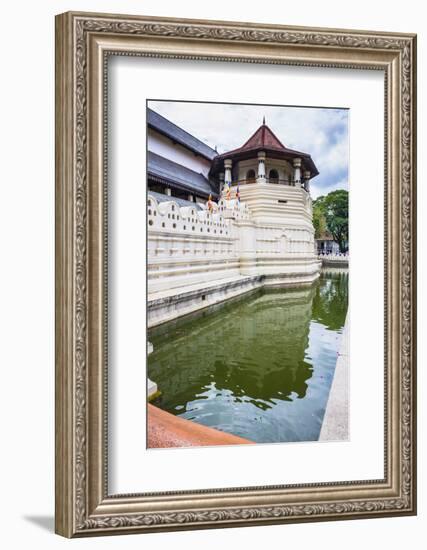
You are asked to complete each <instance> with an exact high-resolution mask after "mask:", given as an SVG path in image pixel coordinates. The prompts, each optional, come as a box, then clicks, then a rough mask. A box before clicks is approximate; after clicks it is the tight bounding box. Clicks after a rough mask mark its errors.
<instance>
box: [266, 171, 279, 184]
mask: <svg viewBox="0 0 427 550" xmlns="http://www.w3.org/2000/svg"><path fill="white" fill-rule="evenodd" d="M268 181H269V183H279V174H278V172H277V170H270V173H269V174H268Z"/></svg>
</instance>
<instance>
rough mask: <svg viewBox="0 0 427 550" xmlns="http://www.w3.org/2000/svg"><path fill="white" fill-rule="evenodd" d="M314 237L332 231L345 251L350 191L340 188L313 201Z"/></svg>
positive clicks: (336, 240)
mask: <svg viewBox="0 0 427 550" xmlns="http://www.w3.org/2000/svg"><path fill="white" fill-rule="evenodd" d="M313 226H314V237H315V238H316V239H320V238H322V236H323V235H325V233H327V232H328V233H330V235H331V236H332V238H333V239H334V241H335V242H336V243H338V246H339V247H340V252H345V250H346V247H347V242H348V191H345V190H344V189H339V190H337V191H332V192H331V193H328V194H327V195H326V196H322V197H318V198H317V199H316V200H315V201H313Z"/></svg>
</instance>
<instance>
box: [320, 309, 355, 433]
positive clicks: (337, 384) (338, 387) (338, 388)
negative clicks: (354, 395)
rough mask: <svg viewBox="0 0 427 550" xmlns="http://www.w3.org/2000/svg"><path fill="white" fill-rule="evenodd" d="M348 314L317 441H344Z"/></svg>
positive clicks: (346, 415) (347, 411)
mask: <svg viewBox="0 0 427 550" xmlns="http://www.w3.org/2000/svg"><path fill="white" fill-rule="evenodd" d="M348 352H349V314H348V312H347V317H346V320H345V325H344V329H343V335H342V340H341V346H340V351H339V353H338V359H337V364H336V366H335V373H334V379H333V381H332V385H331V389H330V392H329V399H328V403H327V405H326V410H325V416H324V417H323V423H322V428H321V430H320V436H319V441H346V440H348V437H349V430H348V415H349V410H348V404H349V358H348Z"/></svg>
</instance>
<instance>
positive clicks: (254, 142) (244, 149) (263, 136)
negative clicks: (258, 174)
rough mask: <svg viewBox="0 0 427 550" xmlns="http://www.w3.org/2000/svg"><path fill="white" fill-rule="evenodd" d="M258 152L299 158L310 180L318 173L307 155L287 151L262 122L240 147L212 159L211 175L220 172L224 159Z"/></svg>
mask: <svg viewBox="0 0 427 550" xmlns="http://www.w3.org/2000/svg"><path fill="white" fill-rule="evenodd" d="M259 151H265V152H266V153H267V155H268V156H270V157H272V158H279V159H281V158H284V159H286V160H292V159H293V158H298V157H300V158H301V159H302V160H303V165H304V166H303V167H304V169H306V170H310V172H311V177H312V178H313V177H315V176H317V174H318V173H319V171H318V170H317V168H316V165H315V164H314V162H313V160H312V158H311V156H310V155H309V154H308V153H303V152H302V151H296V150H295V149H288V148H287V147H286V146H285V145H283V143H282V142H281V141H280V139H279V138H278V137H277V136H276V135H275V134H274V132H273V131H272V130H271V129H270V128H269V127H268V126H267V124H265V121H264V122H263V123H262V125H261V126H260V127H259V128H258V130H256V131H255V132H254V133H253V134H252V135H251V137H250V138H249V139H248V140H247V141H246V142H245V143H244V144H243V145H242V146H241V147H238V148H237V149H233V150H232V151H227V152H226V153H222V154H221V155H217V156H216V157H215V158H214V159H213V166H212V174H215V173H216V172H217V171H219V170H220V163H221V162H222V161H223V160H224V159H227V158H231V159H233V158H236V159H240V160H242V159H247V158H251V157H252V156H255V154H256V153H257V152H259Z"/></svg>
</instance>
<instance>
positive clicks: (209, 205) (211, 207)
mask: <svg viewBox="0 0 427 550" xmlns="http://www.w3.org/2000/svg"><path fill="white" fill-rule="evenodd" d="M206 206H207V207H208V210H209V212H212V210H213V201H212V195H209V198H208V202H207V205H206Z"/></svg>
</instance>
